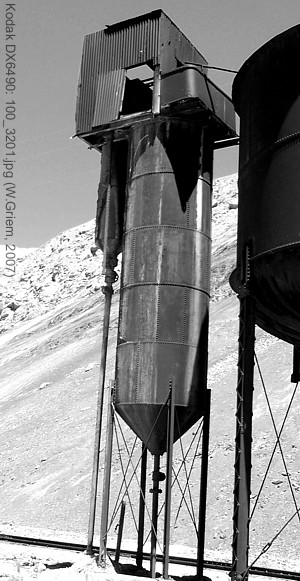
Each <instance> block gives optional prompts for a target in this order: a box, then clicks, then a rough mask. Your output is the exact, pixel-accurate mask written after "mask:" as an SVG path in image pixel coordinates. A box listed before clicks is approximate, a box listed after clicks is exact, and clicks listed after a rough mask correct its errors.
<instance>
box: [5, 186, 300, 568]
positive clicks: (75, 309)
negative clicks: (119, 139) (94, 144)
mask: <svg viewBox="0 0 300 581" xmlns="http://www.w3.org/2000/svg"><path fill="white" fill-rule="evenodd" d="M236 207H237V194H236V176H228V177H227V178H223V179H222V180H216V182H215V186H214V197H213V260H212V306H211V317H210V320H211V325H210V342H209V376H208V379H209V387H210V388H211V389H212V414H211V437H210V465H209V486H208V510H207V535H206V536H207V555H208V556H209V555H212V554H213V555H214V558H219V559H222V558H229V559H230V553H231V548H230V545H231V537H232V522H231V519H232V510H233V495H232V488H233V478H234V469H233V465H234V433H235V406H236V401H235V400H236V396H235V387H236V362H237V338H238V301H237V299H236V297H235V296H233V295H232V293H231V290H230V288H229V285H228V275H229V273H230V271H231V270H232V268H233V267H234V264H235V244H236V215H237V210H236ZM93 229H94V224H93V221H91V222H89V223H87V224H83V225H81V226H78V227H76V228H73V229H71V230H68V231H67V232H64V233H62V234H61V235H60V236H57V237H56V238H54V239H53V240H51V241H49V242H47V243H46V244H45V245H43V246H42V247H41V248H39V249H37V250H35V251H34V252H32V253H31V254H30V255H28V256H27V257H26V258H24V260H22V261H19V262H18V264H17V273H16V276H15V277H13V278H12V279H8V278H7V277H5V276H4V272H2V277H1V282H2V297H1V301H2V307H1V320H0V325H1V331H2V332H1V334H0V354H1V366H0V383H1V389H0V409H1V414H2V422H1V424H0V443H1V465H0V490H1V495H2V498H5V503H2V504H0V532H1V530H2V532H8V531H13V532H15V533H16V532H18V533H19V534H22V533H24V534H32V535H39V534H40V535H42V536H43V537H45V536H52V537H53V536H54V537H56V536H58V535H63V536H64V538H66V537H67V536H68V535H69V536H71V537H72V538H74V535H75V537H76V539H79V538H81V539H83V540H84V539H85V534H86V527H87V518H88V504H89V494H90V476H91V466H92V449H93V438H94V421H95V409H96V402H97V382H98V374H99V358H100V356H99V351H100V340H101V339H100V337H101V321H102V316H103V295H102V293H101V254H100V253H98V252H97V254H96V255H95V256H93V254H92V253H91V252H90V248H91V247H92V246H93ZM115 286H116V289H115V290H116V292H115V295H114V297H113V306H112V314H111V324H110V340H109V350H108V361H107V380H109V379H110V378H113V374H114V348H115V339H116V333H117V323H118V287H117V285H115ZM256 352H257V358H258V362H259V365H260V371H261V373H262V375H263V377H264V382H265V386H266V389H267V390H268V395H269V398H270V403H271V406H272V409H273V413H274V416H275V419H276V421H278V422H279V425H281V422H282V421H283V418H284V415H285V411H286V409H287V407H288V403H289V400H290V395H291V392H292V390H293V389H294V386H293V385H291V384H290V373H291V369H290V368H291V348H290V346H288V345H286V344H283V343H281V342H280V341H277V340H276V339H275V338H273V337H271V336H267V335H265V334H264V333H263V332H262V331H260V330H259V329H258V330H257V337H256ZM257 369H258V366H257ZM256 376H257V377H256V383H257V387H255V396H254V399H255V413H254V428H253V429H254V445H253V449H254V454H253V485H252V498H253V503H254V504H255V503H256V502H257V507H256V510H255V514H254V517H253V519H252V528H251V552H250V557H251V559H253V560H254V559H255V558H256V557H257V556H258V555H259V554H260V552H261V550H262V549H263V547H264V546H265V545H266V544H267V543H270V549H269V550H268V551H267V553H266V555H263V558H262V559H260V560H259V562H258V563H257V564H258V565H262V564H264V563H266V562H267V563H271V564H272V566H283V565H284V564H285V565H288V566H289V568H294V567H296V566H297V567H299V560H298V554H299V519H297V517H296V518H292V520H291V523H290V524H289V525H288V526H286V527H285V523H286V521H287V520H288V519H289V518H290V517H291V516H292V515H293V513H294V512H295V505H294V501H293V498H292V494H291V489H290V485H289V481H290V482H291V485H292V488H293V494H294V497H295V499H296V501H298V502H299V495H300V489H299V476H300V460H299V429H298V423H297V417H299V411H300V403H299V398H298V399H297V394H296V396H295V401H294V403H293V407H292V413H291V414H290V415H289V417H288V420H287V422H286V430H285V431H284V437H283V444H282V447H283V448H284V453H285V462H283V461H282V458H281V455H280V453H279V452H278V448H277V450H276V452H275V454H274V459H273V462H272V465H271V468H270V470H269V472H268V475H267V478H266V482H265V485H264V487H263V491H262V492H261V493H260V483H261V481H262V478H263V475H264V473H265V471H266V468H267V466H268V461H269V458H270V454H271V452H272V449H273V447H274V442H275V441H276V437H275V435H274V429H273V426H272V421H271V419H270V417H269V414H268V411H267V405H266V403H265V399H266V398H265V394H264V389H263V386H262V385H261V384H262V382H261V381H260V378H259V373H257V374H256ZM107 391H108V390H106V392H107ZM192 432H193V433H194V430H192ZM124 433H125V441H123V442H121V443H120V450H121V451H120V450H119V451H117V452H116V455H115V457H114V460H113V472H112V484H111V489H112V496H113V499H114V500H116V498H117V496H118V484H119V482H120V480H121V475H122V470H123V468H122V465H121V460H120V458H121V456H122V454H123V452H124V453H125V449H126V447H127V444H129V443H130V442H131V441H132V440H133V436H132V434H131V433H130V432H129V430H128V429H127V428H126V427H124ZM189 438H191V435H190V436H189ZM185 445H186V447H187V448H186V449H188V447H189V445H190V442H189V441H188V442H186V444H185ZM121 452H122V454H121ZM177 454H178V456H177ZM193 457H195V458H197V457H199V452H196V453H195V454H194V455H193V454H192V453H190V455H189V457H188V463H189V464H190V466H191V473H193V474H194V476H195V480H194V482H193V485H192V486H191V490H190V493H189V494H190V495H191V496H195V497H197V496H198V490H199V466H198V465H197V463H196V464H193V460H192V458H193ZM101 462H103V459H102V461H101ZM174 465H176V466H178V467H180V450H178V451H176V456H175V461H174ZM102 472H103V471H102V470H101V474H102ZM148 472H149V479H150V477H151V472H152V467H151V461H150V465H149V470H148ZM149 487H150V480H149ZM133 494H134V495H135V496H136V495H137V492H136V490H134V491H133ZM149 496H150V495H149ZM177 501H178V502H180V500H179V493H178V492H176V493H174V505H175V506H174V508H173V512H174V515H176V514H177V508H176V506H177V505H176V502H177ZM127 512H128V513H130V505H129V507H128V508H127ZM187 512H188V511H187V510H185V513H183V516H179V517H178V519H177V520H176V523H174V528H173V532H172V543H174V544H179V543H180V544H181V545H183V546H185V547H193V546H195V538H194V531H193V526H192V527H191V528H190V526H189V525H188V514H187ZM126 514H127V513H126ZM129 516H130V514H128V521H127V517H126V538H134V534H135V532H134V525H132V524H130V522H129V521H130V519H129ZM98 518H99V517H98V516H97V526H96V530H97V531H98V530H99V528H98V527H99V524H98ZM114 526H115V525H114ZM282 527H285V528H284V532H283V534H282V535H280V536H278V537H277V536H276V535H277V533H278V531H279V530H280V529H281V528H282ZM112 536H115V533H114V532H113V530H112ZM273 539H274V541H273ZM271 541H272V542H271ZM263 559H264V560H263Z"/></svg>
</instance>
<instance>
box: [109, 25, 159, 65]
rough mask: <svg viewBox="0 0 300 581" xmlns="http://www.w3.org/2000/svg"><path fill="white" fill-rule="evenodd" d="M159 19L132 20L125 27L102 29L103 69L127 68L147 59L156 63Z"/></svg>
mask: <svg viewBox="0 0 300 581" xmlns="http://www.w3.org/2000/svg"><path fill="white" fill-rule="evenodd" d="M158 39H159V19H158V18H152V19H146V20H143V21H140V22H133V23H132V24H131V25H127V26H126V27H125V28H120V29H117V30H114V29H112V30H110V28H108V29H107V30H105V31H104V43H105V47H104V52H103V54H102V59H101V60H102V63H101V68H102V70H103V71H108V70H112V69H121V68H129V67H132V66H137V65H139V64H143V63H145V62H147V61H149V60H152V59H153V61H154V64H157V63H158Z"/></svg>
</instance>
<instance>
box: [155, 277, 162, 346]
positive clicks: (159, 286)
mask: <svg viewBox="0 0 300 581" xmlns="http://www.w3.org/2000/svg"><path fill="white" fill-rule="evenodd" d="M156 284H157V286H158V293H157V311H156V312H157V317H156V335H155V340H156V342H157V341H158V327H159V308H160V289H161V284H160V283H156Z"/></svg>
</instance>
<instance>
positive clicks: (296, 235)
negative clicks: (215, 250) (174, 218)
mask: <svg viewBox="0 0 300 581" xmlns="http://www.w3.org/2000/svg"><path fill="white" fill-rule="evenodd" d="M299 50H300V25H297V26H294V27H293V28H291V29H289V30H287V31H285V32H284V33H282V34H280V35H278V36H276V37H275V38H273V39H272V40H271V41H269V42H268V43H266V44H265V45H264V46H262V47H261V48H260V49H259V50H258V51H256V52H255V53H254V54H253V55H252V56H251V57H250V58H249V59H248V60H247V61H246V62H245V63H244V65H243V66H242V68H241V70H240V71H239V72H238V74H237V76H236V78H235V81H234V84H233V102H234V106H235V109H236V111H237V113H238V114H239V116H240V120H241V123H240V161H239V210H238V249H237V268H236V270H235V271H234V272H233V273H232V275H231V285H232V286H233V288H234V289H235V290H236V291H237V292H238V291H239V289H240V288H241V286H242V285H243V283H244V282H245V272H244V270H245V253H246V252H247V249H248V252H249V255H250V262H249V266H250V290H251V292H252V294H253V295H254V296H255V298H256V302H257V323H258V324H259V325H260V326H261V327H262V328H264V329H265V330H267V331H268V332H270V333H272V334H274V335H275V336H277V337H280V338H281V339H283V340H285V341H288V342H290V343H293V344H295V345H297V344H298V345H300V334H299V329H300V268H299V267H300V195H299V190H300V76H299V74H297V69H296V67H295V63H296V55H297V54H299Z"/></svg>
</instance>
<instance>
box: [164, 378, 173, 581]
mask: <svg viewBox="0 0 300 581" xmlns="http://www.w3.org/2000/svg"><path fill="white" fill-rule="evenodd" d="M174 420H175V385H174V381H173V382H172V384H171V387H170V395H169V405H168V440H167V473H166V499H165V519H164V554H163V578H164V579H168V578H169V560H170V523H171V498H172V466H173V444H174V423H175V422H174Z"/></svg>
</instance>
